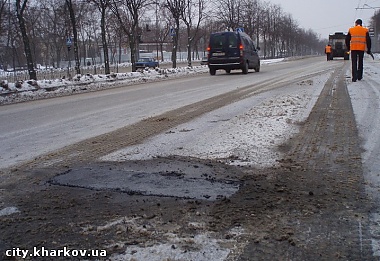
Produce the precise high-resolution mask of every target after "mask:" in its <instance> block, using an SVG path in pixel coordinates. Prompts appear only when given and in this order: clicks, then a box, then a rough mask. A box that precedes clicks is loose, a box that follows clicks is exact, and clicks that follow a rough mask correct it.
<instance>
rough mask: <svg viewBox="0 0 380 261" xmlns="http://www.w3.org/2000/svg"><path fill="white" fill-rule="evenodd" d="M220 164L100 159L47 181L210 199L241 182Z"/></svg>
mask: <svg viewBox="0 0 380 261" xmlns="http://www.w3.org/2000/svg"><path fill="white" fill-rule="evenodd" d="M219 164H220V163H215V162H213V163H210V162H201V161H198V160H195V159H191V160H184V159H178V158H160V159H153V160H145V161H130V162H101V163H94V164H91V165H86V166H79V167H75V168H73V169H70V170H68V171H66V172H64V173H61V174H59V175H58V176H55V177H54V178H52V179H51V180H50V181H49V183H50V184H54V185H61V186H70V187H80V188H87V189H93V190H109V191H117V192H123V193H128V194H131V195H136V194H137V195H144V196H161V197H176V198H184V199H203V200H212V201H213V200H218V199H224V198H228V197H230V196H232V195H233V194H234V193H236V192H237V191H238V190H239V187H240V185H241V182H240V181H239V180H238V179H237V178H236V177H237V176H236V172H238V170H237V169H235V170H233V172H230V171H231V169H230V171H229V168H226V166H225V165H223V166H219ZM231 173H232V175H231Z"/></svg>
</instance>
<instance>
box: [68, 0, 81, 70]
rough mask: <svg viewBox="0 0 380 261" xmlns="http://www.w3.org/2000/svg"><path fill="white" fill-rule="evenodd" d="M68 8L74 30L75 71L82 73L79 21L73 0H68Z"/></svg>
mask: <svg viewBox="0 0 380 261" xmlns="http://www.w3.org/2000/svg"><path fill="white" fill-rule="evenodd" d="M66 5H67V8H68V9H69V14H70V22H71V28H72V30H73V38H74V39H73V46H74V60H75V71H76V73H77V74H80V60H79V50H78V31H77V21H76V17H75V11H74V4H73V2H72V0H66Z"/></svg>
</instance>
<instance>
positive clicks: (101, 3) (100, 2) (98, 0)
mask: <svg viewBox="0 0 380 261" xmlns="http://www.w3.org/2000/svg"><path fill="white" fill-rule="evenodd" d="M90 2H92V3H94V4H95V6H96V7H97V8H98V9H99V11H100V14H101V18H100V29H101V32H102V47H103V56H104V69H105V74H110V64H109V55H108V43H107V35H106V34H107V30H106V14H107V9H108V7H109V6H110V2H109V1H108V0H90Z"/></svg>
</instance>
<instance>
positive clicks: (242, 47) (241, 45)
mask: <svg viewBox="0 0 380 261" xmlns="http://www.w3.org/2000/svg"><path fill="white" fill-rule="evenodd" d="M239 50H240V56H243V50H244V46H243V44H240V45H239Z"/></svg>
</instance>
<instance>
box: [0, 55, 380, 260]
mask: <svg viewBox="0 0 380 261" xmlns="http://www.w3.org/2000/svg"><path fill="white" fill-rule="evenodd" d="M373 68H375V67H373ZM348 69H349V64H348V63H347V62H344V61H334V62H331V63H330V62H329V63H327V62H326V61H324V59H322V58H319V57H317V58H308V59H300V60H295V61H288V62H284V63H279V64H271V65H267V66H265V67H263V68H262V71H261V72H260V73H254V72H251V73H249V74H248V75H245V76H242V75H241V74H240V72H236V73H232V74H230V75H227V74H224V73H222V72H218V73H217V75H216V76H214V77H211V76H209V75H200V76H192V77H186V78H182V79H174V80H168V81H160V82H154V83H147V84H140V85H135V86H126V87H120V88H115V89H111V90H105V91H101V92H96V93H86V94H80V95H75V96H68V97H61V98H54V99H50V100H40V101H34V102H27V103H20V104H13V105H7V106H2V107H0V120H1V122H6V123H7V124H2V125H0V133H1V135H0V139H1V148H0V150H1V151H0V155H1V156H0V157H1V163H0V167H1V168H2V172H1V180H2V182H1V187H0V189H1V194H0V195H1V197H0V200H1V202H2V205H3V207H7V206H17V208H18V209H19V211H20V212H19V213H15V214H12V215H5V216H0V219H1V220H2V222H1V230H2V231H3V233H2V234H1V236H0V250H1V252H5V250H6V249H12V248H14V247H20V248H22V249H31V248H32V247H34V246H37V247H45V248H48V249H62V248H63V247H64V246H70V248H71V249H106V250H107V254H108V255H112V258H113V260H118V259H117V258H122V259H123V258H124V260H129V259H131V258H135V259H136V260H148V259H144V258H143V254H144V253H145V254H146V252H144V251H143V250H142V249H145V251H148V252H149V251H150V252H149V253H150V255H148V256H149V260H156V259H153V256H154V255H153V254H152V253H153V252H157V251H158V247H157V245H160V246H161V247H162V249H164V251H162V252H166V253H171V252H173V253H172V254H173V256H174V255H176V256H177V257H178V258H179V260H192V259H193V260H268V259H270V260H376V257H375V255H376V251H375V250H374V243H373V242H375V241H376V240H375V239H374V238H373V232H374V231H376V229H375V228H374V225H376V222H377V220H378V219H376V215H375V211H374V210H376V209H377V207H376V201H375V200H372V197H370V196H371V195H372V194H370V193H369V191H370V188H369V187H368V186H366V184H367V181H368V180H369V179H370V178H373V176H374V173H376V166H373V165H371V166H369V161H371V160H370V158H376V155H378V153H379V149H378V148H379V145H373V146H372V147H373V149H371V150H368V149H367V154H364V160H363V161H362V152H363V148H362V146H363V144H361V142H360V141H361V139H362V137H361V136H365V135H364V134H363V133H362V131H363V130H370V129H376V126H377V124H376V121H375V120H372V121H369V120H367V121H366V120H361V121H358V125H357V124H356V120H355V114H354V110H353V109H352V106H351V100H350V96H349V92H348V89H349V88H348V87H347V84H348V80H347V77H346V75H347V71H348ZM316 77H317V78H318V79H325V81H323V82H322V83H321V86H320V88H316V90H313V91H312V92H311V93H315V92H316V91H319V92H318V93H317V97H316V98H315V106H314V107H313V108H312V110H311V112H310V115H309V117H308V118H307V119H306V120H305V121H304V122H302V124H301V123H300V124H299V125H300V130H299V132H298V134H296V135H295V136H294V137H292V138H291V139H290V140H288V141H287V142H286V143H285V144H282V145H281V146H280V148H279V150H280V151H281V152H282V155H283V157H282V158H281V159H280V160H279V161H280V163H281V164H279V165H276V166H273V167H268V168H257V167H254V166H233V165H226V164H225V163H223V162H221V161H220V160H210V159H204V158H197V157H194V156H192V157H187V156H183V155H182V156H181V155H178V154H177V156H173V155H169V156H167V155H163V154H162V155H156V157H154V158H152V159H148V160H133V161H117V162H114V161H104V160H100V159H102V158H104V157H106V156H107V155H110V154H111V153H115V152H117V151H120V150H123V149H125V148H126V147H131V146H132V147H133V146H138V145H141V144H145V143H148V142H149V141H150V140H152V138H154V137H156V136H158V135H161V134H163V133H170V132H172V130H173V128H175V127H177V126H182V124H185V123H189V122H193V121H195V120H197V119H202V118H203V117H204V116H205V115H207V114H208V113H212V112H215V111H219V110H221V109H223V108H225V107H228V106H235V107H237V109H236V108H235V110H236V111H239V108H240V109H241V108H243V107H244V106H247V102H245V103H244V101H249V102H252V104H250V106H254V105H255V104H260V103H261V102H263V100H264V99H267V98H268V97H271V96H273V97H274V96H281V95H287V94H289V93H290V92H294V91H295V88H300V87H299V86H300V85H299V84H300V83H303V82H307V81H311V79H316ZM364 84H367V85H368V86H367V88H366V90H371V91H368V92H367V95H365V94H362V96H360V97H357V100H360V99H361V100H366V101H369V100H371V102H367V108H368V110H371V112H377V110H378V107H376V99H374V97H378V90H377V89H376V84H374V83H373V82H372V83H371V80H370V79H369V80H368V81H366V82H365V83H364ZM297 86H298V87H297ZM349 86H351V85H349ZM372 100H373V102H372ZM357 104H359V103H357ZM360 104H363V103H360ZM242 106H243V107H242ZM354 108H355V104H354ZM236 111H231V110H230V109H229V110H228V112H225V113H226V114H225V116H224V117H227V116H226V115H228V117H230V118H232V117H235V116H236V115H238V112H236ZM234 113H236V114H234ZM356 117H358V116H356ZM221 118H223V116H221ZM361 119H365V117H364V118H363V117H362V118H361ZM205 126H206V127H205ZM202 128H208V127H207V125H204V124H203V127H202ZM187 131H189V130H185V129H183V130H182V132H187ZM369 132H371V131H369ZM365 137H366V136H365ZM193 139H194V138H193ZM195 139H199V138H197V136H195ZM211 139H212V138H211ZM374 140H375V141H377V140H376V139H368V141H366V142H364V146H366V144H368V143H372V142H373V141H374ZM187 142H188V143H192V142H194V140H193V141H191V140H190V141H187ZM377 144H379V143H377ZM160 146H161V145H160ZM181 149H182V150H183V148H182V146H181ZM158 151H161V152H163V151H164V147H160V149H159V150H158ZM160 156H164V157H162V158H160ZM111 174H112V175H111ZM146 174H150V175H146ZM151 177H153V178H151ZM158 180H159V181H160V182H161V183H160V184H158V185H157V183H158ZM121 184H123V185H121ZM147 184H148V185H147ZM170 186H171V187H172V188H171V189H169V191H170V192H168V191H167V190H168V189H167V188H168V187H170ZM152 187H154V189H152ZM159 187H164V188H166V189H164V190H160V189H159ZM177 188H178V191H177ZM181 188H182V189H181ZM184 188H187V189H184ZM372 189H374V190H376V189H377V184H376V186H375V185H374V186H372ZM189 191H190V192H193V191H196V192H194V195H193V194H186V193H190V192H189ZM213 191H216V192H215V195H214V194H213ZM222 191H223V192H222ZM223 193H225V194H223ZM206 194H207V196H205V195H206ZM184 195H192V196H189V197H186V196H184ZM197 195H198V196H197ZM221 195H222V196H221ZM369 213H370V214H369ZM174 235H175V236H174ZM202 238H206V240H205V239H203V241H202V240H201V239H202ZM157 242H158V244H157ZM206 242H207V243H206ZM215 242H218V243H215ZM202 245H203V247H204V248H205V249H204V248H202ZM142 246H144V247H142ZM154 246H156V248H154ZM162 249H161V250H162ZM206 250H207V251H206ZM176 251H177V252H176ZM204 251H206V252H207V254H205V252H204ZM179 253H180V254H179ZM184 253H187V256H186V254H184ZM118 254H119V255H118ZM202 255H203V258H204V259H202V258H201V259H199V258H200V257H202ZM128 258H129V259H128ZM160 258H161V259H160ZM162 258H163V256H159V257H158V258H157V260H162ZM181 258H182V259H181ZM122 259H120V260H122ZM131 260H132V259H131Z"/></svg>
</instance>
